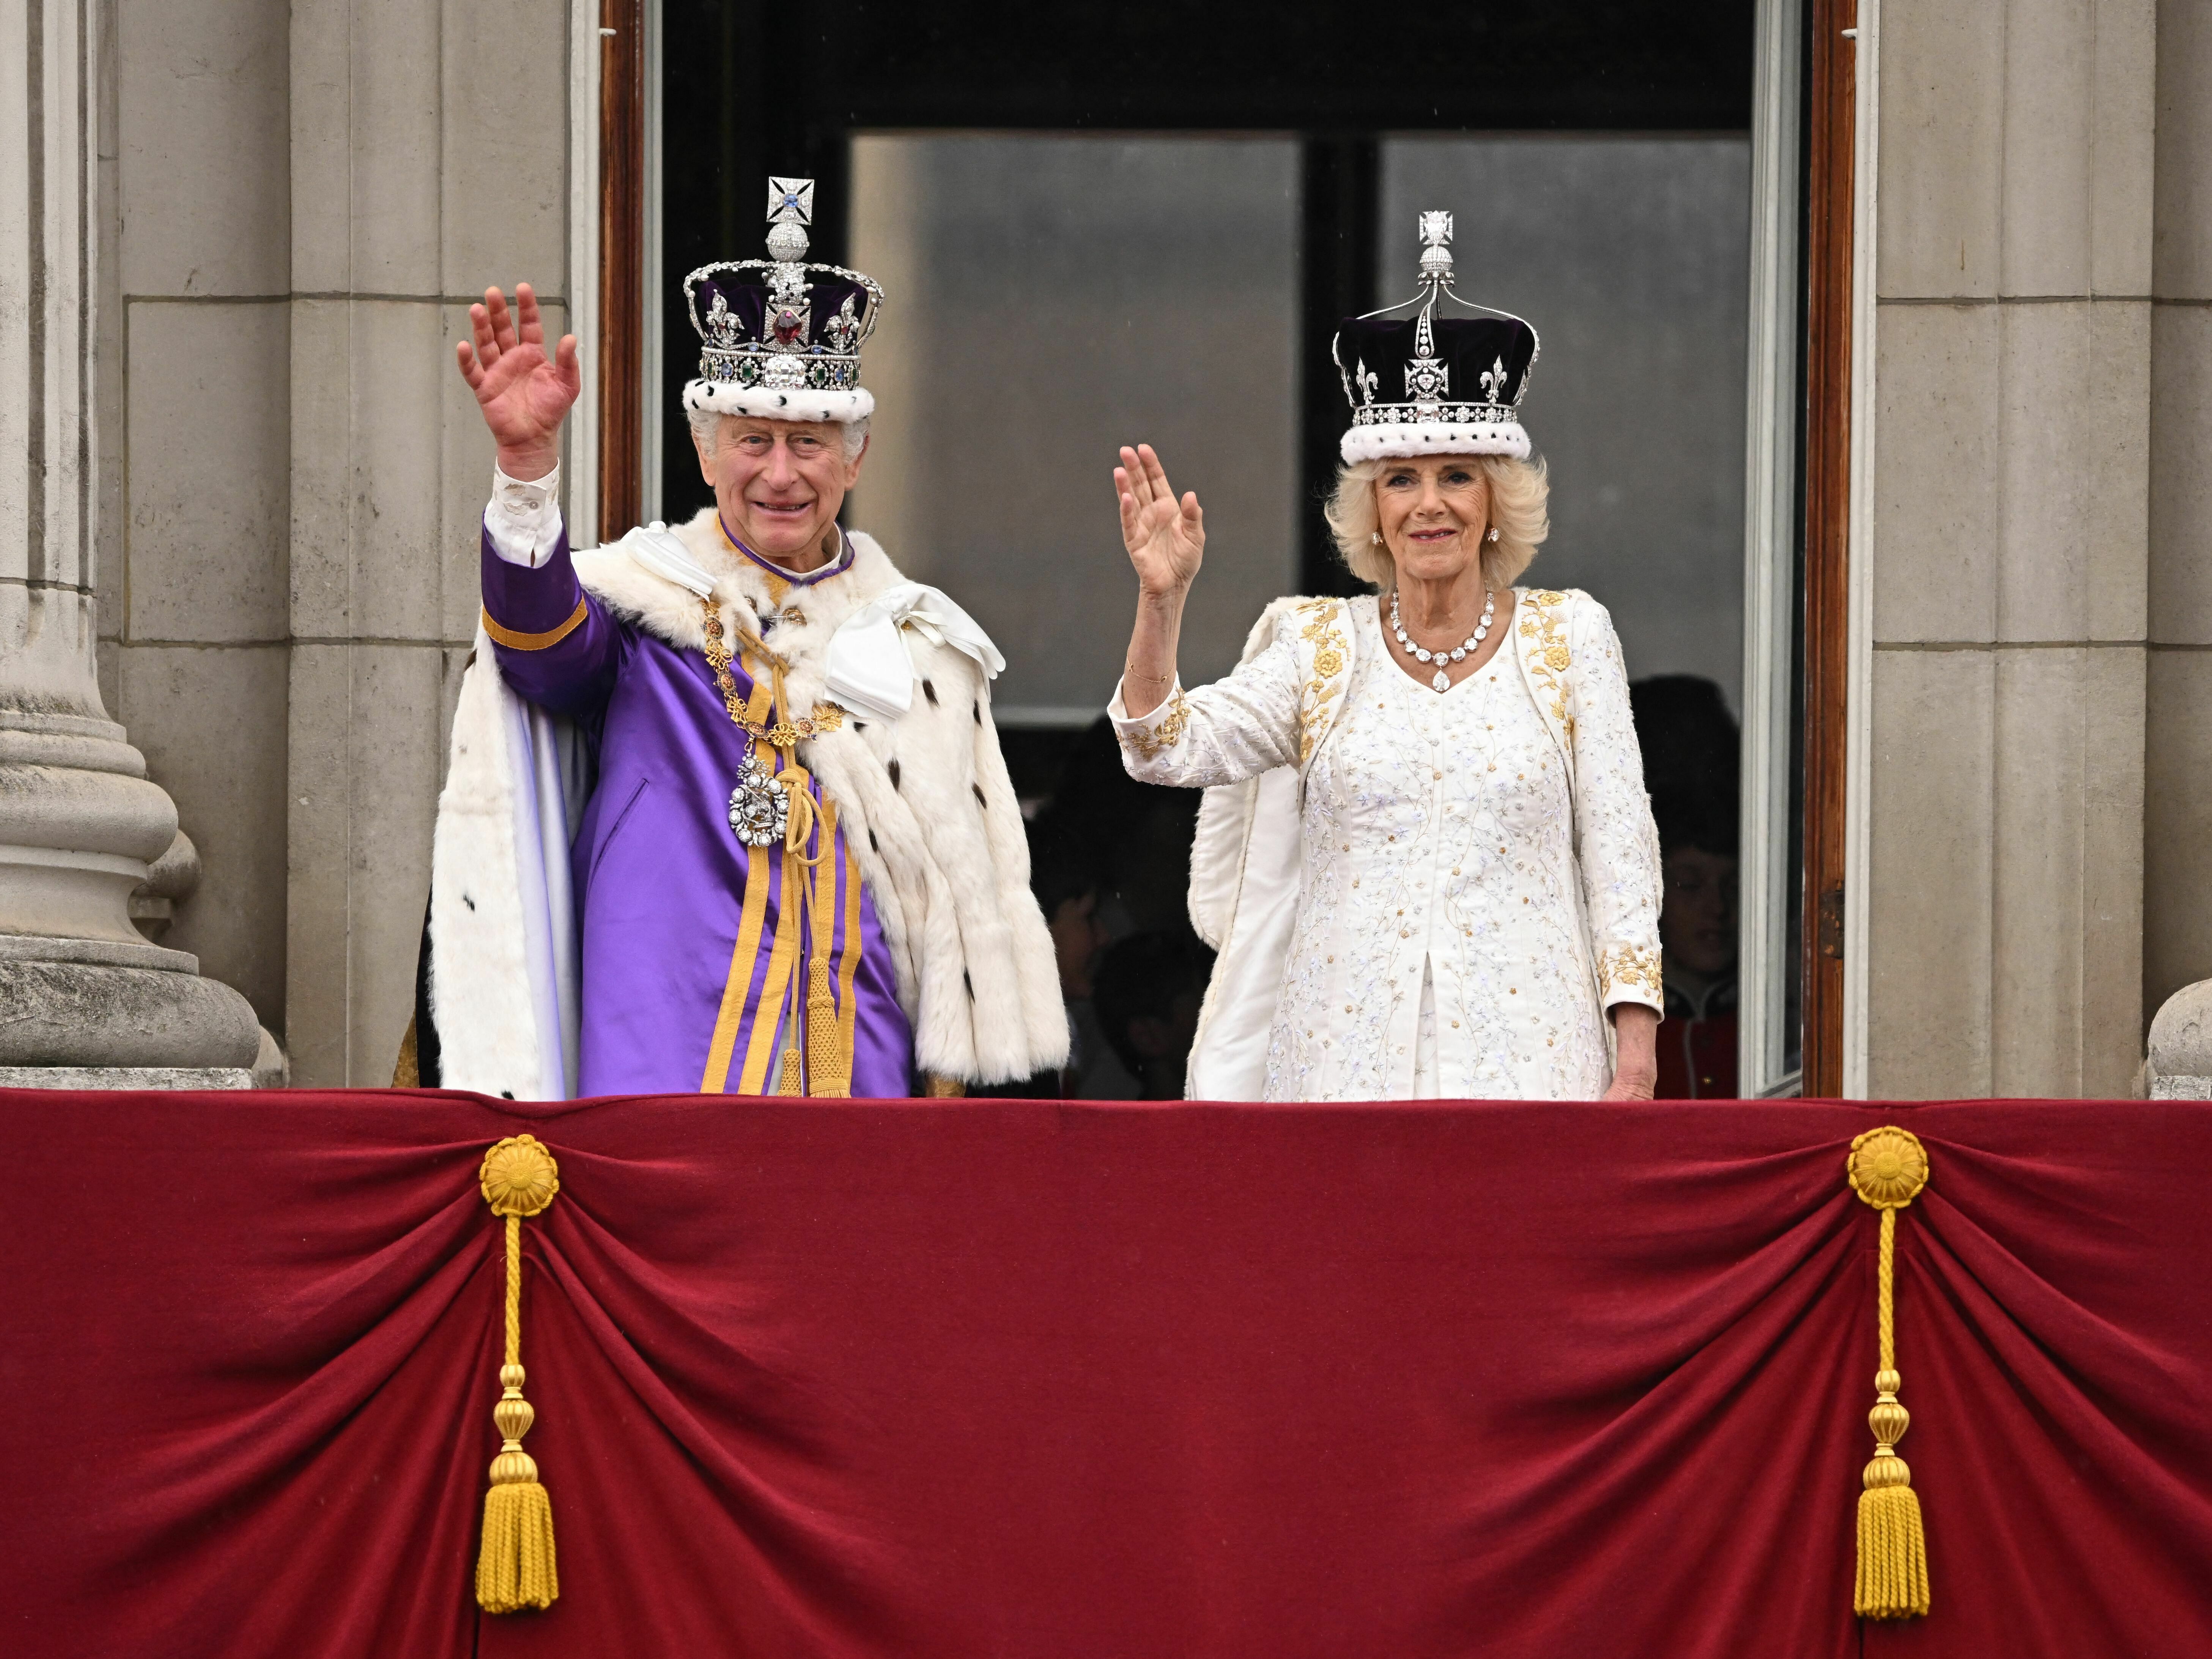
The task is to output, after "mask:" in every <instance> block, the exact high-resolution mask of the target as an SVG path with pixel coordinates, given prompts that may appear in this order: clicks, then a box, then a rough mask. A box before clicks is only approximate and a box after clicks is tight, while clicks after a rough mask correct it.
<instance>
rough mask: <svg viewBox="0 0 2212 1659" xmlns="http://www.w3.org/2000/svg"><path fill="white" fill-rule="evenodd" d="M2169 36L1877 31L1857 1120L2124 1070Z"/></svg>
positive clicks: (2133, 1042) (1980, 9)
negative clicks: (1899, 1104)
mask: <svg viewBox="0 0 2212 1659" xmlns="http://www.w3.org/2000/svg"><path fill="white" fill-rule="evenodd" d="M2185 9H2189V8H2188V6H2187V5H2186V4H2177V5H2171V6H2168V7H2166V14H2167V15H2166V16H2160V15H2158V8H2157V7H2156V6H2155V4H2154V0H2004V3H1997V0H1914V3H1911V4H1903V3H1899V4H1891V5H1885V6H1883V7H1882V8H1881V20H1880V32H1879V35H1878V40H1879V50H1880V52H1881V79H1880V130H1879V143H1880V170H1879V195H1878V197H1877V198H1876V244H1875V259H1876V265H1875V293H1876V296H1877V306H1876V311H1875V329H1876V338H1875V449H1874V452H1873V453H1874V466H1875V477H1874V480H1873V483H1874V520H1873V525H1872V555H1871V567H1870V569H1869V571H1868V572H1867V573H1866V574H1867V576H1868V578H1869V580H1870V581H1871V601H1872V611H1873V636H1874V637H1873V653H1872V672H1871V676H1870V688H1869V689H1870V699H1871V707H1870V708H1869V711H1868V717H1869V720H1870V728H1869V757H1870V768H1869V771H1870V789H1869V796H1870V799H1869V801H1868V803H1867V811H1868V814H1869V816H1868V819H1867V823H1868V828H1869V860H1868V861H1869V872H1870V877H1871V889H1872V890H1871V893H1870V895H1869V907H1868V939H1867V940H1866V948H1867V949H1868V950H1869V963H1868V969H1869V974H1868V987H1869V989H1868V1009H1867V1017H1868V1030H1867V1043H1868V1057H1869V1064H1868V1077H1867V1082H1868V1088H1869V1092H1870V1093H1871V1094H1873V1095H1875V1096H1887V1097H1914V1096H1935V1095H1988V1094H1996V1095H2081V1094H2121V1093H2124V1092H2126V1091H2127V1089H2128V1087H2129V1085H2130V1081H2131V1079H2132V1077H2133V1074H2134V1073H2135V1071H2136V1066H2137V1064H2138V1062H2139V1061H2140V1060H2141V1057H2142V1048H2141V1037H2142V1030H2143V1022H2144V1018H2145V1012H2144V984H2143V961H2144V957H2143V913H2144V902H2145V888H2144V842H2145V834H2144V816H2143V801H2144V787H2145V777H2144V756H2145V735H2146V714H2145V709H2146V671H2147V663H2148V657H2149V655H2150V653H2149V652H2148V649H2147V641H2148V639H2150V638H2151V637H2154V635H2151V633H2150V632H2149V628H2148V614H2147V596H2148V591H2149V586H2150V583H2151V580H2152V567H2153V561H2152V557H2151V522H2152V517H2153V461H2152V428H2153V418H2152V393H2153V384H2154V382H2153V372H2152V362H2153V342H2154V330H2156V331H2158V333H2159V349H2160V350H2161V351H2164V350H2168V349H2171V347H2170V345H2169V343H2168V342H2169V341H2170V340H2171V339H2172V337H2173V335H2174V334H2175V332H2176V331H2174V330H2172V328H2170V327H2169V326H2168V323H2169V320H2170V318H2169V314H2168V313H2166V311H2165V310H2164V308H2163V307H2154V304H2153V301H2152V297H2151V296H2152V295H2153V293H2154V286H2153V264H2154V261H2153V246H2154V224H2158V223H2161V222H2165V221H2166V220H2167V219H2168V218H2169V217H2170V215H2169V214H2168V212H2167V208H2168V204H2167V202H2166V197H2164V196H2163V195H2162V194H2161V193H2160V191H2159V190H2158V189H2157V188H2156V181H2157V179H2159V176H2160V173H2161V172H2162V171H2163V169H2164V168H2165V167H2166V161H2167V156H2166V149H2165V147H2164V146H2165V143H2166V138H2165V136H2164V135H2163V134H2162V133H2160V131H2159V118H2160V111H2159V105H2160V84H2159V83H2160V70H2161V69H2162V68H2163V69H2165V70H2166V71H2167V73H2168V74H2169V76H2174V75H2176V74H2177V72H2176V71H2174V70H2173V69H2172V63H2171V60H2170V57H2169V54H2170V53H2171V52H2172V51H2174V50H2175V48H2174V46H2173V43H2172V40H2171V38H2170V33H2171V32H2170V30H2169V31H2168V32H2167V35H2166V36H2165V37H2162V35H2161V29H2162V28H2164V27H2166V25H2167V24H2168V23H2169V22H2170V18H2171V15H2172V14H2176V13H2179V12H2180V11H2182V10H2185ZM2200 9H2201V8H2200ZM2191 84H2192V85H2193V86H2194V87H2195V88H2196V89H2197V92H2196V95H2197V99H2198V100H2199V101H2200V102H2201V101H2202V99H2203V95H2204V94H2205V92H2206V91H2208V90H2212V82H2208V81H2207V80H2206V79H2205V78H2204V77H2203V76H2202V75H2201V74H2197V75H2195V76H2194V79H2193V81H2192V82H2191ZM2154 134H2155V135H2157V136H2156V137H2154ZM2161 246H2163V243H2162V240H2161ZM2169 263H2170V262H2169ZM2154 311H2155V312H2156V313H2158V314H2157V315H2156V317H2155V318H2154ZM2175 314H2178V313H2175ZM2169 374H2170V368H2169V367H2168V366H2166V365H2162V366H2161V378H2160V385H2161V386H2164V385H2165V384H2166V377H2167V376H2168V375H2169ZM2166 471H2167V470H2166V469H2164V468H2161V470H2160V477H2161V480H2164V479H2165V478H2166ZM2158 614H2159V616H2160V627H2161V628H2163V627H2164V626H2165V625H2166V623H2167V622H2168V621H2169V618H2168V617H2166V615H2165V614H2164V606H2163V605H2160V607H2159V608H2158ZM2206 614H2207V616H2208V617H2212V611H2208V612H2207V613H2206ZM2158 637H2163V635H2162V634H2161V635H2158ZM2205 637H2207V638H2212V635H2206V636H2205ZM2208 689H2212V687H2208ZM2198 706H2199V707H2203V706H2205V705H2203V704H2201V703H2200V704H2199V705H2198ZM2200 840H2201V836H2200ZM2200 855H2201V854H2200ZM2200 890H2201V885H2200ZM2177 897H2178V896H2177V895H2174V894H2172V893H2170V892H2161V893H2160V894H2159V895H2158V896H2157V902H2159V903H2161V904H2166V903H2172V902H2175V900H2176V898H2177ZM2194 902H2195V904H2196V907H2197V909H2198V910H2199V912H2200V913H2201V911H2202V909H2203V902H2202V901H2201V900H2197V901H2194ZM2207 966H2212V964H2205V965H2200V966H2199V967H2198V968H2197V969H2196V971H2197V973H2202V972H2204V971H2206V968H2207ZM2153 1006H2155V994H2154V998H2153Z"/></svg>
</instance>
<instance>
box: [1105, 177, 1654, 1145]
mask: <svg viewBox="0 0 2212 1659" xmlns="http://www.w3.org/2000/svg"><path fill="white" fill-rule="evenodd" d="M1420 230H1421V239H1422V242H1423V245H1424V246H1423V249H1422V253H1421V287H1420V290H1419V293H1418V294H1417V295H1415V296H1414V298H1413V299H1412V300H1410V301H1407V302H1405V303H1404V304H1403V305H1401V306H1395V307H1389V309H1386V310H1384V311H1381V312H1376V313H1371V314H1370V315H1369V316H1366V317H1361V318H1356V319H1347V320H1346V323H1345V324H1344V325H1343V326H1342V328H1341V329H1340V331H1339V332H1338V335H1337V337H1336V340H1335V342H1334V346H1333V348H1332V356H1333V357H1334V361H1335V364H1336V367H1337V370H1338V373H1339V374H1340V377H1341V379H1342V380H1343V384H1344V388H1345V395H1346V398H1348V399H1349V401H1350V403H1351V405H1352V425H1351V428H1350V429H1349V430H1347V431H1346V433H1345V435H1344V440H1343V443H1342V446H1341V454H1342V457H1343V462H1344V465H1343V466H1342V467H1341V469H1340V471H1339V473H1338V475H1337V483H1336V490H1335V496H1334V500H1333V501H1331V503H1330V504H1329V506H1328V521H1329V525H1330V527H1331V529H1332V530H1333V531H1334V534H1335V538H1336V542H1337V545H1338V547H1339V548H1340V550H1341V551H1342V553H1343V556H1344V559H1345V562H1346V564H1348V565H1349V566H1350V567H1351V568H1352V573H1353V574H1354V575H1356V576H1358V578H1360V579H1361V580H1364V581H1366V582H1369V583H1371V584H1372V585H1373V586H1374V588H1375V590H1376V591H1375V592H1374V594H1372V595H1368V596H1362V597H1360V598H1358V599H1348V600H1346V599H1283V600H1279V601H1277V602H1276V603H1275V604H1273V605H1270V606H1269V607H1268V609H1267V611H1266V612H1265V613H1264V614H1263V615H1262V616H1261V618H1260V622H1259V623H1258V625H1257V626H1256V627H1255V629H1254V630H1253V632H1252V635H1251V639H1250V641H1249V644H1248V645H1247V646H1246V647H1245V652H1244V657H1243V662H1242V664H1241V665H1239V666H1238V668H1237V670H1236V671H1235V672H1234V673H1232V674H1231V675H1230V676H1229V677H1228V678H1226V679H1224V680H1221V681H1218V682H1217V683H1215V684H1212V685H1206V686H1201V687H1199V688H1197V689H1195V690H1185V689H1184V687H1183V685H1182V682H1181V680H1180V678H1178V677H1177V674H1176V637H1177V634H1178V631H1179V629H1180V626H1181V623H1182V610H1183V602H1184V599H1185V598H1186V596H1187V595H1188V593H1189V591H1190V586H1191V583H1192V581H1193V580H1194V579H1195V578H1196V577H1197V574H1198V571H1199V565H1200V559H1201V556H1202V555H1203V552H1204V549H1205V544H1206V528H1205V518H1204V514H1203V513H1201V511H1200V507H1199V503H1198V498H1197V496H1196V495H1194V494H1186V495H1182V497H1181V498H1180V500H1178V498H1177V497H1176V493H1175V491H1174V489H1172V488H1171V487H1170V484H1169V483H1168V477H1167V473H1166V471H1165V469H1164V467H1163V465H1161V462H1160V459H1159V457H1158V455H1157V454H1155V453H1153V451H1152V448H1151V447H1150V446H1148V445H1139V446H1138V447H1135V448H1133V449H1124V450H1122V451H1121V465H1120V466H1118V467H1116V468H1115V471H1114V482H1115V490H1116V492H1117V494H1118V495H1119V496H1120V500H1121V533H1122V538H1123V541H1124V543H1125V544H1126V545H1127V548H1128V551H1129V558H1130V562H1132V563H1133V565H1134V566H1135V567H1136V572H1137V581H1138V600H1137V616H1136V623H1135V627H1134V629H1133V631H1132V633H1131V635H1130V641H1129V654H1128V660H1127V666H1126V670H1125V672H1124V674H1123V677H1122V681H1121V685H1120V687H1119V688H1118V689H1117V690H1116V691H1115V697H1114V701H1113V703H1112V705H1111V706H1110V708H1109V714H1111V715H1112V716H1113V720H1114V724H1115V730H1116V732H1117V733H1118V735H1119V737H1120V739H1121V750H1122V755H1123V758H1124V762H1125V763H1126V765H1127V769H1128V771H1129V773H1130V775H1132V776H1133V777H1136V778H1139V779H1141V780H1143V781H1146V782H1148V783H1162V784H1173V785H1181V786H1185V787H1189V786H1201V787H1205V788H1206V792H1207V794H1206V803H1205V805H1204V807H1203V809H1202V810H1201V811H1200V819H1199V829H1198V836H1197V840H1196V842H1195V844H1194V847H1193V849H1192V860H1191V867H1192V876H1191V915H1192V918H1193V921H1194V922H1195V923H1196V924H1197V926H1198V928H1199V931H1200V933H1201V934H1202V935H1203V936H1205V937H1206V939H1207V942H1208V943H1210V944H1212V945H1214V946H1215V947H1216V949H1217V951H1218V957H1217V960H1216V963H1215V967H1214V972H1213V978H1212V983H1211V985H1210V986H1209V987H1208V989H1207V993H1206V1002H1205V1006H1204V1008H1203V1010H1202V1012H1201V1013H1200V1024H1199V1030H1198V1036H1197V1039H1196V1042H1195V1043H1194V1048H1193V1050H1192V1054H1191V1063H1190V1068H1189V1073H1188V1076H1189V1093H1190V1094H1191V1096H1192V1097H1194V1098H1210V1099H1267V1100H1281V1101H1308V1100H1383V1099H1405V1098H1416V1099H1419V1098H1430V1097H1470V1098H1482V1099H1512V1098H1518V1099H1534V1100H1547V1099H1548V1100H1572V1099H1584V1100H1587V1099H1592V1098H1595V1097H1603V1098H1605V1099H1607V1100H1644V1099H1649V1098H1650V1095H1651V1089H1652V1085H1653V1082H1654V1079H1655V1076H1656V1067H1655V1064H1654V1058H1653V1054H1654V1040H1655V1037H1656V1031H1657V1027H1658V1023H1659V1011H1660V1009H1661V1007H1662V991H1661V986H1660V975H1659V896H1660V885H1659V872H1660V862H1659V848H1658V838H1657V836H1656V833H1655V831H1654V829H1653V827H1652V821H1651V810H1650V801H1649V799H1648V798H1647V797H1646V795H1645V793H1644V772H1643V763H1642V759H1641V757H1640V755H1639V753H1638V748H1637V742H1636V731H1635V727H1634V725H1633V723H1632V719H1631V716H1630V713H1629V701H1628V682H1627V675H1626V670H1625V667H1624V665H1623V661H1622V656H1621V648H1620V640H1619V639H1618V638H1617V637H1616V636H1615V635H1614V633H1613V623H1612V619H1611V618H1610V617H1608V616H1607V613H1606V611H1605V608H1604V606H1602V605H1600V604H1598V602H1597V601H1596V600H1595V599H1592V598H1590V596H1589V594H1587V593H1583V592H1578V591H1576V590H1572V589H1569V590H1565V591H1556V590H1551V589H1544V588H1531V587H1526V586H1514V582H1515V580H1516V578H1517V577H1518V576H1519V575H1520V574H1521V573H1522V571H1523V570H1524V569H1525V568H1527V567H1528V563H1529V562H1530V561H1531V560H1532V559H1533V558H1534V556H1535V554H1536V550H1537V548H1538V546H1539V544H1541V543H1542V541H1543V539H1544V537H1545V534H1546V532H1547V507H1546V502H1547V483H1546V478H1545V471H1544V466H1543V463H1542V462H1541V460H1531V459H1529V444H1528V434H1527V432H1526V431H1525V430H1524V429H1523V428H1522V424H1521V419H1520V405H1521V400H1522V398H1523V396H1524V395H1525V394H1526V393H1527V392H1528V375H1529V371H1530V369H1531V368H1533V367H1534V363H1535V361H1536V355H1537V339H1536V335H1535V331H1534V330H1533V329H1532V328H1530V327H1529V325H1528V324H1527V323H1526V322H1524V321H1522V319H1520V318H1517V317H1513V316H1510V315H1508V314H1505V313H1498V312H1492V311H1488V310H1486V308H1484V307H1476V306H1472V305H1469V304H1468V302H1466V301H1462V300H1461V298H1460V296H1459V295H1457V294H1456V293H1455V292H1454V291H1453V288H1452V256H1451V250H1450V241H1451V216H1450V215H1449V214H1448V213H1424V214H1423V215H1422V216H1421V218H1420ZM1447 302H1449V304H1451V305H1453V306H1456V307H1459V309H1460V311H1461V312H1462V313H1472V314H1468V315H1452V316H1447V315H1445V314H1443V311H1444V307H1445V306H1446V304H1447Z"/></svg>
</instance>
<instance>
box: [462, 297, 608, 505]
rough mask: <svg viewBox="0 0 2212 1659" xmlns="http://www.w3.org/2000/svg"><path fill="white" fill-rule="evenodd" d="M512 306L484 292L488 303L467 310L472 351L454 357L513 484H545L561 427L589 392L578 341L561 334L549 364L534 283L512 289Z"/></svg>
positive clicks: (558, 452) (558, 450) (558, 446)
mask: <svg viewBox="0 0 2212 1659" xmlns="http://www.w3.org/2000/svg"><path fill="white" fill-rule="evenodd" d="M514 307H515V309H514V313H513V315H510V314H509V313H508V312H507V296H506V295H503V294H501V292H500V291H499V290H498V289H495V288H488V289H485V290H484V297H483V304H482V305H476V306H471V307H469V322H470V324H471V325H472V328H473V330H474V332H475V334H476V342H475V345H474V347H473V349H471V344H470V343H469V342H468V341H466V340H463V341H461V342H460V343H459V345H457V346H456V347H455V348H454V351H455V353H456V355H457V356H458V357H459V362H460V368H461V378H462V379H463V380H466V381H467V382H468V383H469V390H470V391H471V392H475V393H476V394H477V407H478V408H479V409H481V410H483V418H484V424H485V425H486V426H488V427H489V428H491V435H492V441H493V442H495V443H496V444H497V445H498V446H499V465H500V470H501V471H503V472H505V473H506V474H507V476H508V477H512V478H542V477H544V476H545V475H546V474H547V473H549V472H550V471H552V470H553V465H554V463H555V462H556V461H557V460H559V459H560V458H561V422H562V421H564V420H566V419H567V418H568V408H569V405H570V404H574V402H575V401H576V394H577V392H580V390H581V389H582V386H583V381H582V378H581V376H580V374H579V373H578V371H577V368H576V337H575V336H574V335H573V334H564V335H562V337H561V343H560V344H559V345H558V346H556V347H555V348H554V353H553V356H551V357H550V359H549V358H548V357H547V356H546V355H545V324H544V320H543V319H541V318H540V317H539V315H538V296H537V295H535V294H534V293H532V291H531V288H530V284H529V283H516V284H515V285H514Z"/></svg>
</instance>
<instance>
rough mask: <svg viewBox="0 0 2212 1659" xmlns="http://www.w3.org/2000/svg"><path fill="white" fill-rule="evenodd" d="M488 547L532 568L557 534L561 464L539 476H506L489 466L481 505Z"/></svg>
mask: <svg viewBox="0 0 2212 1659" xmlns="http://www.w3.org/2000/svg"><path fill="white" fill-rule="evenodd" d="M483 521H484V534H485V535H487V536H489V538H491V550H492V551H493V552H495V553H496V554H498V555H499V556H500V557H501V558H502V559H504V560H506V561H507V563H509V564H519V565H523V566H525V567H527V568H532V569H534V568H537V567H538V566H539V565H541V564H543V563H544V562H545V561H546V559H547V558H548V557H550V556H551V554H552V551H553V544H554V543H555V542H556V541H558V540H560V538H561V467H560V464H559V463H558V462H556V463H555V464H554V467H553V470H552V471H550V472H549V473H547V474H546V475H545V476H544V477H542V478H510V477H507V474H506V473H504V472H502V471H500V470H499V468H498V467H497V466H496V465H495V466H494V467H493V468H492V470H491V504H490V505H489V507H485V508H484V520H483Z"/></svg>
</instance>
